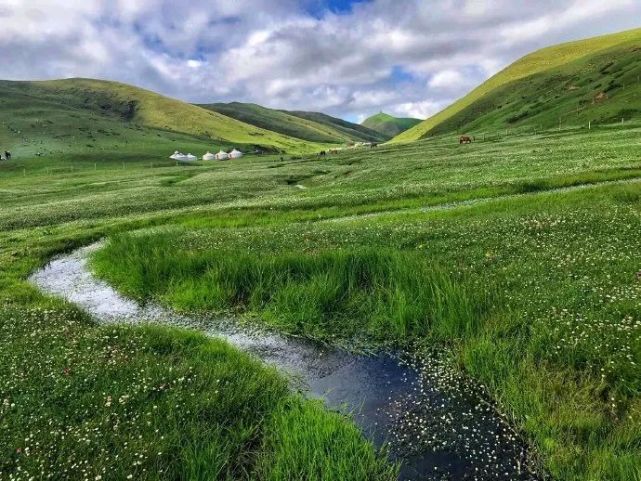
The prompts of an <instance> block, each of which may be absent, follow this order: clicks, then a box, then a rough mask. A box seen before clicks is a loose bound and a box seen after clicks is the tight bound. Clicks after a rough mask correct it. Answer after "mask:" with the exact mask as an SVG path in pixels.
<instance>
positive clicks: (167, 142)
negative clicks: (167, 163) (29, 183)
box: [0, 79, 318, 155]
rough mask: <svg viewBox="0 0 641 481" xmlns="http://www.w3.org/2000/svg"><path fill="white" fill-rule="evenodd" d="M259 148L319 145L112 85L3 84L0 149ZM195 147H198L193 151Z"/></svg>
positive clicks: (301, 148)
mask: <svg viewBox="0 0 641 481" xmlns="http://www.w3.org/2000/svg"><path fill="white" fill-rule="evenodd" d="M192 145H194V146H199V147H198V148H200V146H221V147H231V146H245V148H253V147H254V146H260V147H262V148H265V149H269V150H285V151H296V152H298V151H307V150H310V151H313V150H316V149H317V148H318V146H316V145H313V144H310V143H307V142H303V141H301V140H299V139H294V138H291V137H287V136H285V135H281V134H279V133H276V132H271V131H268V130H265V129H261V128H258V127H256V126H253V125H248V124H245V123H243V122H239V121H238V120H235V119H232V118H230V117H226V116H224V115H221V114H219V113H216V112H211V111H209V110H205V109H202V108H200V107H197V106H194V105H191V104H188V103H185V102H182V101H179V100H175V99H171V98H168V97H165V96H162V95H159V94H156V93H154V92H151V91H148V90H144V89H140V88H137V87H133V86H130V85H125V84H121V83H116V82H107V81H99V80H88V79H68V80H54V81H42V82H10V81H1V82H0V147H2V148H5V149H9V150H14V151H22V152H24V153H25V154H26V155H29V154H31V155H33V154H35V153H36V152H44V153H54V152H55V153H63V152H71V153H72V152H80V151H85V152H89V153H90V152H92V151H93V152H96V151H101V150H102V151H105V152H109V151H113V150H118V149H123V150H125V149H124V148H125V147H127V149H126V150H127V151H130V150H131V151H136V150H139V151H145V150H159V149H161V147H160V146H162V151H163V152H164V151H167V150H168V149H170V150H173V147H176V148H177V149H183V148H184V149H185V150H187V148H188V147H189V146H192ZM194 148H195V147H194Z"/></svg>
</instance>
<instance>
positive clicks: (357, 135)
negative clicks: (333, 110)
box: [287, 111, 389, 142]
mask: <svg viewBox="0 0 641 481" xmlns="http://www.w3.org/2000/svg"><path fill="white" fill-rule="evenodd" d="M287 113H288V114H290V115H293V116H295V117H299V118H301V119H305V120H310V121H312V122H316V123H317V124H322V125H325V126H328V127H331V128H333V129H335V130H337V131H338V132H341V133H342V134H343V135H345V136H348V137H349V138H350V139H351V140H352V141H354V142H384V141H386V140H389V137H388V136H385V135H383V134H380V133H378V132H376V131H373V130H371V129H368V128H367V127H363V126H362V125H358V124H353V123H351V122H348V121H346V120H342V119H337V118H336V117H332V116H331V115H327V114H322V113H319V112H302V111H288V112H287Z"/></svg>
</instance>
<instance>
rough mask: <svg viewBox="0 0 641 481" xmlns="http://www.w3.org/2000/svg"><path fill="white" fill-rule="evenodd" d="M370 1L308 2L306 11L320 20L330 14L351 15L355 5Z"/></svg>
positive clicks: (320, 0)
mask: <svg viewBox="0 0 641 481" xmlns="http://www.w3.org/2000/svg"><path fill="white" fill-rule="evenodd" d="M369 1H371V0H308V1H306V2H305V3H306V6H305V10H306V11H307V12H308V13H309V14H310V15H313V16H314V17H316V18H319V19H320V18H323V17H324V16H325V15H326V14H328V13H335V14H338V15H345V14H349V13H350V12H351V11H352V7H353V6H354V5H355V4H357V3H366V2H369Z"/></svg>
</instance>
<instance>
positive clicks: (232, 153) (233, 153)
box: [229, 149, 243, 159]
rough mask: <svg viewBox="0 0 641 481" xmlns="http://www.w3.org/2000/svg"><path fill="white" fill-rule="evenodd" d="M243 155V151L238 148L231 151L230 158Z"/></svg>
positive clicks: (238, 157)
mask: <svg viewBox="0 0 641 481" xmlns="http://www.w3.org/2000/svg"><path fill="white" fill-rule="evenodd" d="M242 156H243V153H242V152H241V151H240V150H236V149H234V150H232V151H231V152H230V153H229V158H230V159H240V158H241V157H242Z"/></svg>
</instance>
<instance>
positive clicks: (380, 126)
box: [361, 112, 421, 138]
mask: <svg viewBox="0 0 641 481" xmlns="http://www.w3.org/2000/svg"><path fill="white" fill-rule="evenodd" d="M420 123H421V120H420V119H412V118H399V117H393V116H391V115H389V114H386V113H383V112H381V113H379V114H376V115H372V116H371V117H368V118H367V119H365V120H364V121H363V122H361V125H362V126H363V127H367V128H368V129H372V130H375V131H376V132H379V133H381V134H383V135H386V136H388V137H390V138H392V137H395V136H397V135H398V134H400V133H402V132H405V131H406V130H407V129H411V128H412V127H414V126H415V125H417V124H420Z"/></svg>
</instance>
